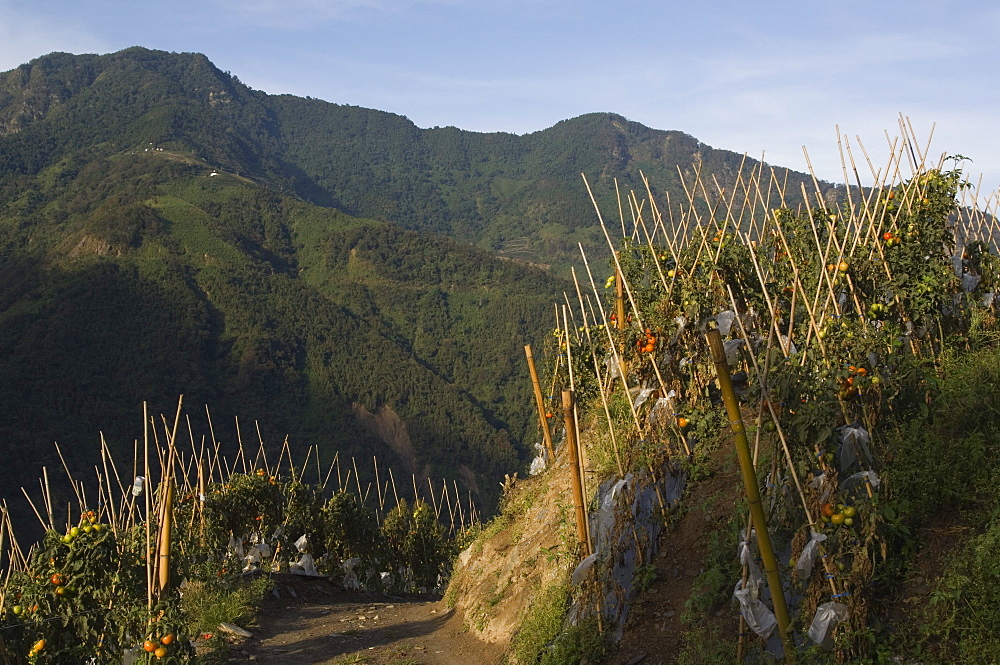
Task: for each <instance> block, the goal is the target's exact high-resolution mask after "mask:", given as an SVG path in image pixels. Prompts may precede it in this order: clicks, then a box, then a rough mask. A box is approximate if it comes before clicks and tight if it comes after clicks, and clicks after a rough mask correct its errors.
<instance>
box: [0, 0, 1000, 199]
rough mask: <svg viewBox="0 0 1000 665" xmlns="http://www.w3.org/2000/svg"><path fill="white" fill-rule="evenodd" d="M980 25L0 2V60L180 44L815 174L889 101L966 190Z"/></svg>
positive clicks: (531, 124) (452, 114)
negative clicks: (686, 141)
mask: <svg viewBox="0 0 1000 665" xmlns="http://www.w3.org/2000/svg"><path fill="white" fill-rule="evenodd" d="M998 33H1000V3H995V2H989V1H986V0H967V1H965V2H961V3H958V2H951V1H950V0H935V1H934V2H924V1H922V0H909V1H907V2H901V1H897V0H867V1H865V2H858V1H855V0H840V1H838V2H827V1H824V0H797V1H795V2H786V1H770V2H769V1H767V0H763V1H761V0H758V1H757V2H747V1H743V2H721V1H712V0H705V1H702V2H691V1H690V0H688V1H685V2H679V1H676V0H649V1H646V0H619V2H617V3H614V2H596V1H592V0H577V1H574V2H570V1H568V0H493V1H491V2H485V1H483V0H242V1H240V0H172V2H169V3H167V2H150V1H148V0H74V1H73V2H68V1H65V0H47V1H46V2H38V1H37V0H0V71H7V70H10V69H13V68H14V67H17V66H18V65H20V64H22V63H24V62H28V61H30V60H31V59H33V58H36V57H38V56H41V55H44V54H47V53H51V52H53V51H64V52H69V53H108V52H113V51H117V50H120V49H123V48H127V47H129V46H144V47H147V48H154V49H162V50H166V51H178V52H181V51H188V52H190V51H194V52H199V53H204V54H205V55H207V56H208V57H209V58H210V59H211V60H212V61H213V62H214V63H215V65H216V66H218V67H219V68H220V69H222V70H225V71H229V72H231V73H232V74H234V75H236V76H237V77H238V78H239V79H240V80H241V81H243V82H244V83H246V84H247V85H249V86H251V87H252V88H255V89H258V90H263V91H265V92H268V93H273V94H278V93H291V94H294V95H299V96H311V97H316V98H320V99H324V100H327V101H330V102H335V103H338V104H351V105H356V106H362V107H368V108H374V109H380V110H383V111H390V112H393V113H398V114H400V115H405V116H407V117H408V118H410V119H411V120H412V121H413V122H414V123H416V124H417V125H418V126H420V127H434V126H442V127H444V126H449V125H451V126H456V127H460V128H462V129H467V130H473V131H482V132H495V131H503V132H512V133H516V134H525V133H530V132H535V131H539V130H542V129H545V128H547V127H550V126H552V125H553V124H555V123H556V122H558V121H560V120H564V119H568V118H573V117H576V116H578V115H581V114H584V113H591V112H597V111H610V112H614V113H618V114H621V115H623V116H625V117H626V118H628V119H630V120H634V121H636V122H639V123H642V124H644V125H646V126H649V127H653V128H656V129H669V130H680V131H683V132H686V133H688V134H691V135H692V136H694V137H696V138H697V139H699V140H700V141H702V142H703V143H706V144H708V145H710V146H712V147H715V148H724V149H727V150H733V151H736V152H739V153H748V154H749V155H750V156H752V157H761V156H763V157H764V158H765V159H766V160H767V161H768V162H770V163H772V164H777V165H782V166H788V167H791V168H794V169H797V170H805V169H806V167H807V163H806V159H805V157H804V154H803V146H805V147H806V149H807V150H808V155H809V159H810V161H811V163H812V166H813V168H814V170H815V172H816V174H817V176H819V177H820V178H822V179H824V180H829V181H833V182H844V176H843V170H842V168H841V159H840V151H839V150H838V147H837V138H838V131H837V128H838V127H839V134H840V136H841V137H846V139H844V140H845V141H847V143H849V144H850V146H851V149H852V153H853V154H854V156H855V160H856V163H857V166H858V169H859V172H860V175H861V178H862V181H863V182H864V183H865V184H869V183H870V182H871V181H872V176H871V169H869V167H868V165H867V162H866V160H865V158H864V156H863V154H862V153H861V150H860V147H859V143H858V140H859V138H860V142H861V144H863V145H864V147H865V149H866V150H867V152H868V155H869V157H870V158H871V162H872V163H873V164H874V167H875V168H876V169H884V167H885V164H886V162H887V160H888V141H889V140H890V139H891V138H893V137H896V136H899V135H900V130H899V118H900V114H903V116H904V117H905V118H907V119H908V120H909V123H910V125H911V126H912V128H913V131H914V133H915V135H916V136H917V137H918V138H919V139H920V141H921V142H922V143H925V142H926V141H927V139H928V137H929V136H930V133H931V131H932V128H933V142H932V143H931V144H930V150H929V155H931V156H932V158H933V160H934V161H935V162H936V161H937V158H939V157H940V156H941V155H942V154H943V153H948V154H952V155H953V154H961V155H963V156H966V157H968V158H970V159H971V160H972V162H971V163H968V162H967V163H966V167H965V168H966V172H967V174H968V175H969V176H970V179H971V180H972V182H973V183H974V184H975V183H981V188H982V189H981V192H982V196H985V194H986V193H987V192H991V191H994V190H996V189H997V187H998V185H1000V131H997V130H998V124H1000V122H998V121H1000V103H998V102H1000V46H998V44H1000V41H998V40H997V39H996V35H997V34H998ZM886 132H888V135H889V137H888V138H887V136H886ZM980 175H981V178H982V179H981V180H980ZM851 178H852V179H853V175H852V176H851ZM852 182H853V180H852Z"/></svg>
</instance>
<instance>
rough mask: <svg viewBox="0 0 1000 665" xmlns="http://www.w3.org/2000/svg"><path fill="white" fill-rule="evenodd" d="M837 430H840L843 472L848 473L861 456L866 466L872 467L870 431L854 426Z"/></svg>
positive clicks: (843, 426)
mask: <svg viewBox="0 0 1000 665" xmlns="http://www.w3.org/2000/svg"><path fill="white" fill-rule="evenodd" d="M837 429H839V430H840V470H841V472H843V471H847V469H849V468H850V467H851V465H852V464H854V463H855V462H856V461H858V458H859V457H861V456H864V458H865V462H864V463H865V465H866V466H871V465H872V453H871V450H869V449H868V442H869V441H871V436H869V434H868V430H866V429H865V428H864V427H860V426H859V427H855V426H854V425H842V426H841V427H838V428H837Z"/></svg>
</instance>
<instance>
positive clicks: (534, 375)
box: [524, 344, 556, 464]
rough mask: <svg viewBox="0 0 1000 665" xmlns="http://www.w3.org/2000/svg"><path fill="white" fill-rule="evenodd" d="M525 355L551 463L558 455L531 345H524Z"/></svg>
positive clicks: (539, 420)
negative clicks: (553, 443) (553, 447)
mask: <svg viewBox="0 0 1000 665" xmlns="http://www.w3.org/2000/svg"><path fill="white" fill-rule="evenodd" d="M524 355H525V356H527V357H528V372H529V373H530V374H531V384H532V385H533V386H534V388H535V405H536V406H537V407H538V422H539V423H540V424H541V426H542V438H543V439H544V440H545V450H546V451H548V453H549V463H550V464H551V463H552V462H554V461H555V459H556V454H555V451H554V450H553V449H552V433H551V432H550V431H549V420H548V418H546V417H545V398H544V397H542V386H541V384H540V383H538V372H537V371H536V370H535V357H534V356H533V355H532V353H531V345H530V344H525V345H524Z"/></svg>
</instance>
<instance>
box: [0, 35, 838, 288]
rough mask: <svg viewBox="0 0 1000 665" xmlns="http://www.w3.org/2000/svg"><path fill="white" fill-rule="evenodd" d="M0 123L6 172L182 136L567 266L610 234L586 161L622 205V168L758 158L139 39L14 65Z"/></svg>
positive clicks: (682, 137)
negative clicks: (240, 71) (269, 71)
mask: <svg viewBox="0 0 1000 665" xmlns="http://www.w3.org/2000/svg"><path fill="white" fill-rule="evenodd" d="M0 135H4V136H5V140H4V149H3V151H2V152H0V173H3V172H6V173H25V172H33V171H37V170H38V169H40V168H42V167H44V166H45V165H49V164H51V163H52V162H53V161H54V160H57V159H59V158H61V157H62V156H64V155H65V154H66V153H67V152H68V151H73V150H81V149H84V148H86V149H90V150H94V149H96V150H99V151H101V152H102V153H103V154H114V153H115V152H118V151H121V150H127V149H129V148H133V147H136V146H146V145H148V144H149V143H152V144H154V145H157V146H159V147H163V148H165V149H169V148H171V147H180V146H183V147H184V148H185V149H190V150H193V151H194V153H195V154H197V155H198V156H199V157H201V158H203V159H205V160H206V161H208V162H209V163H211V164H213V165H217V166H221V167H223V168H226V169H228V170H231V171H232V172H234V173H240V174H243V175H246V176H249V177H252V178H254V179H259V180H262V181H266V182H268V183H269V184H271V185H272V186H275V187H277V188H278V189H279V190H281V191H283V192H285V193H289V194H294V195H295V196H298V197H300V198H303V199H304V200H307V201H310V202H313V203H316V204H318V205H323V206H330V207H335V208H337V209H339V210H341V211H343V212H347V213H348V214H351V215H354V216H359V217H366V218H372V219H384V220H389V221H394V222H397V223H399V224H401V225H403V226H404V227H406V228H409V229H413V230H417V231H436V232H440V233H445V234H447V235H450V236H452V237H455V238H459V239H461V240H463V241H466V242H471V243H473V244H478V245H479V246H481V247H483V248H486V249H491V250H494V251H506V253H508V254H509V255H512V256H514V257H516V258H522V259H527V260H530V261H533V262H538V263H543V264H555V265H556V266H559V267H563V268H564V267H566V266H568V265H570V264H571V263H573V262H575V261H576V260H577V258H578V250H577V247H576V243H577V242H583V243H584V244H585V245H589V246H592V247H593V248H594V249H595V251H599V250H600V249H602V248H603V237H602V236H601V234H600V231H599V229H598V227H597V220H596V217H595V215H594V212H593V209H592V207H591V205H590V202H589V200H588V198H587V197H586V196H585V195H583V194H582V193H583V188H582V181H581V178H580V174H581V173H583V174H586V175H587V176H588V178H590V179H591V181H592V185H593V188H594V191H595V194H596V195H597V196H598V198H599V199H600V200H601V201H602V202H604V203H607V204H608V209H609V210H610V209H614V210H616V211H617V202H615V201H614V196H615V180H617V181H618V185H619V190H620V191H621V192H622V193H623V195H624V194H627V192H629V191H633V190H634V191H637V192H640V193H644V192H645V184H644V183H643V181H642V178H641V175H640V173H644V174H645V175H646V176H647V177H648V178H649V180H650V182H651V183H652V185H653V186H654V188H655V190H654V191H655V192H656V193H658V194H662V193H664V192H668V193H670V194H671V196H672V197H673V198H674V200H675V202H681V201H685V200H686V194H685V192H684V189H683V186H682V184H681V180H680V175H679V174H678V170H680V171H681V172H683V173H685V174H686V175H687V176H688V177H690V176H692V175H693V174H694V173H695V172H696V171H698V172H700V173H701V174H702V176H703V177H704V178H706V179H707V178H708V177H709V176H714V178H715V180H716V181H718V182H719V184H720V185H721V186H723V187H725V186H731V185H732V183H733V182H734V181H735V179H736V178H737V177H738V174H739V172H740V169H741V168H742V169H743V170H744V172H746V171H748V170H749V169H751V168H755V167H756V166H757V164H758V163H757V162H756V161H754V160H752V159H744V157H743V156H741V155H739V154H737V153H733V152H730V151H726V150H717V149H714V148H711V147H710V146H707V145H704V144H702V143H700V142H699V141H698V140H697V139H695V138H693V137H691V136H689V135H687V134H684V133H683V132H680V131H663V130H656V129H650V128H648V127H645V126H643V125H641V124H639V123H636V122H630V121H628V120H626V119H625V118H623V117H621V116H619V115H616V114H613V113H592V114H588V115H584V116H580V117H578V118H574V119H571V120H565V121H562V122H559V123H557V124H556V125H555V126H553V127H550V128H548V129H545V130H542V131H538V132H534V133H532V134H527V135H524V136H517V135H513V134H506V133H478V132H469V131H463V130H460V129H457V128H454V127H445V128H433V129H420V128H418V127H417V126H416V125H414V124H413V123H412V122H411V121H410V120H408V119H407V118H405V117H403V116H400V115H395V114H392V113H387V112H383V111H375V110H371V109H365V108H359V107H356V106H348V105H340V104H334V103H329V102H325V101H322V100H318V99H312V98H299V97H293V96H290V95H268V94H266V93H263V92H260V91H255V90H251V89H250V88H248V87H247V86H245V85H243V84H242V83H241V82H240V81H239V80H238V79H237V78H236V77H234V76H231V75H229V74H228V73H224V72H221V71H219V70H218V69H217V68H216V67H215V66H214V65H212V63H211V62H209V61H208V59H207V58H205V56H203V55H200V54H189V53H184V54H175V53H165V52H159V51H149V50H146V49H142V48H138V47H134V48H130V49H127V50H125V51H121V52H118V53H114V54H110V55H104V56H96V55H83V56H73V55H69V54H52V55H49V56H45V57H43V58H39V59H37V60H34V61H32V62H30V63H28V64H26V65H22V66H21V67H19V68H17V69H15V70H12V71H11V72H7V73H6V74H2V75H0ZM787 175H788V181H787V187H786V191H787V192H788V193H789V195H790V196H793V197H794V196H797V193H798V192H799V183H800V182H806V183H807V184H808V187H809V188H810V189H811V188H812V181H811V179H809V180H807V176H805V175H804V174H801V173H795V172H792V171H788V173H787ZM823 187H824V188H825V189H826V190H830V189H831V188H829V187H828V186H826V185H823ZM789 203H791V204H793V205H794V204H795V203H796V200H795V199H793V200H790V201H789ZM626 215H628V212H627V206H626ZM512 241H516V242H512Z"/></svg>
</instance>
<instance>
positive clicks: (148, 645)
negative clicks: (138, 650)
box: [142, 640, 156, 653]
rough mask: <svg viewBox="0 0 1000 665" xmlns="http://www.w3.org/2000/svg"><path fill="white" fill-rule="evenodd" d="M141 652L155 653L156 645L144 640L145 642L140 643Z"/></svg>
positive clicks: (151, 641)
mask: <svg viewBox="0 0 1000 665" xmlns="http://www.w3.org/2000/svg"><path fill="white" fill-rule="evenodd" d="M142 650H143V651H146V652H147V653H152V652H153V651H156V644H155V643H154V642H153V640H146V641H145V642H143V643H142Z"/></svg>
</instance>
